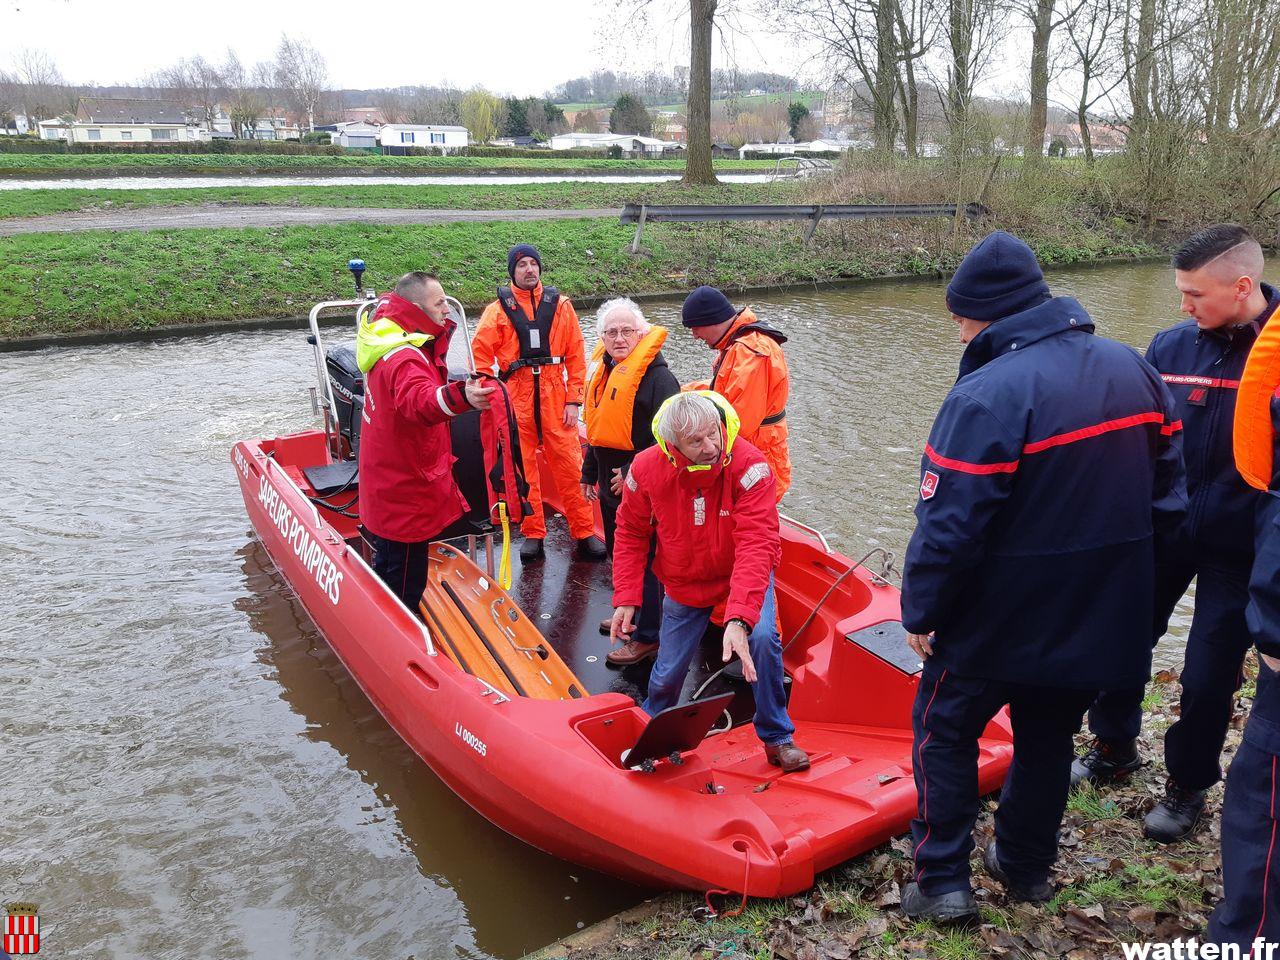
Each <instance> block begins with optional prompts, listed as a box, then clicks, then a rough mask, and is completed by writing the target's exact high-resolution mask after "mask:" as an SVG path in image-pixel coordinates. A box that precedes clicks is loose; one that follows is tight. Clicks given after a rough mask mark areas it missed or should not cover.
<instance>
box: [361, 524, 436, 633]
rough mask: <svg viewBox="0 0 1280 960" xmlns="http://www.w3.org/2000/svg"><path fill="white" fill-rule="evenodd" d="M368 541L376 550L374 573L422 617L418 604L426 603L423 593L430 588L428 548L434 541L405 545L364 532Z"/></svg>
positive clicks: (374, 552)
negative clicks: (428, 585)
mask: <svg viewBox="0 0 1280 960" xmlns="http://www.w3.org/2000/svg"><path fill="white" fill-rule="evenodd" d="M364 538H365V539H366V540H367V541H368V542H369V545H370V546H371V547H372V548H373V562H372V563H371V564H370V566H371V567H373V572H374V573H376V574H377V575H378V576H379V577H381V578H382V580H383V582H384V583H385V584H386V585H387V586H388V587H390V588H391V592H392V593H394V594H395V595H396V596H397V597H399V598H400V599H401V600H402V601H403V602H404V605H405V606H406V607H408V608H409V609H410V610H412V611H413V613H414V615H415V616H421V614H420V613H419V612H418V604H419V603H421V602H422V592H423V591H424V590H426V588H427V547H428V546H429V545H430V541H428V540H423V541H421V542H419V543H402V542H400V541H399V540H388V539H387V538H386V537H380V536H378V535H377V534H376V533H370V532H369V531H368V530H365V531H364Z"/></svg>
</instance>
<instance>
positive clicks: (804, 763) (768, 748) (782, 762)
mask: <svg viewBox="0 0 1280 960" xmlns="http://www.w3.org/2000/svg"><path fill="white" fill-rule="evenodd" d="M764 755H765V758H766V759H767V760H768V761H769V762H770V763H771V764H773V765H774V766H775V767H781V768H782V772H783V773H795V772H796V771H797V770H808V769H809V755H808V754H807V753H805V752H804V751H803V750H801V749H800V748H799V747H797V746H796V745H795V744H794V743H791V742H790V741H788V742H787V743H766V744H765V745H764Z"/></svg>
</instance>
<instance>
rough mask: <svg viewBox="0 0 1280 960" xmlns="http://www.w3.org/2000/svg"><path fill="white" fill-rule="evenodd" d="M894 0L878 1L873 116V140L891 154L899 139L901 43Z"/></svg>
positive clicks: (878, 150) (879, 147)
mask: <svg viewBox="0 0 1280 960" xmlns="http://www.w3.org/2000/svg"><path fill="white" fill-rule="evenodd" d="M895 7H896V3H895V0H878V2H877V3H876V73H875V90H874V91H873V93H872V97H871V99H872V101H873V109H874V116H873V118H872V131H873V139H874V140H875V145H876V151H877V152H878V153H881V154H884V155H885V156H889V155H890V154H892V153H893V145H894V141H895V140H897V138H898V137H897V133H898V131H897V126H898V124H897V115H896V113H895V111H894V102H893V101H894V90H895V88H896V86H897V80H898V55H897V54H898V43H897V36H896V33H895V30H894V27H895V25H896V22H897V10H896V9H895Z"/></svg>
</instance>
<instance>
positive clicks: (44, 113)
mask: <svg viewBox="0 0 1280 960" xmlns="http://www.w3.org/2000/svg"><path fill="white" fill-rule="evenodd" d="M12 62H13V71H12V76H13V80H14V84H15V96H16V99H17V100H18V101H19V104H20V106H21V108H22V112H23V114H24V115H25V116H26V118H27V129H29V130H34V129H35V127H36V123H37V122H38V121H40V120H52V119H54V118H55V117H58V116H61V115H62V114H64V113H69V112H71V110H72V109H73V108H74V96H73V94H72V92H71V90H70V89H69V88H68V87H67V82H66V80H64V79H63V77H62V74H61V72H60V71H59V70H58V66H57V64H55V63H54V62H53V58H52V57H50V56H49V54H47V53H45V52H44V51H43V50H33V49H30V48H24V49H22V50H19V51H18V52H17V53H16V54H15V55H14V57H13V61H12Z"/></svg>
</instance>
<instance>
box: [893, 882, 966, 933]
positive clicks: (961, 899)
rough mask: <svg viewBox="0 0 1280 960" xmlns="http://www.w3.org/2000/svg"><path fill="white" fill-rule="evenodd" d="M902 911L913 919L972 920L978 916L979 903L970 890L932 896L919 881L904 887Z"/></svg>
mask: <svg viewBox="0 0 1280 960" xmlns="http://www.w3.org/2000/svg"><path fill="white" fill-rule="evenodd" d="M902 912H903V913H905V914H906V915H907V916H908V917H910V918H911V919H912V920H936V921H938V922H940V923H952V922H957V921H961V922H962V921H965V920H972V919H974V918H976V917H977V916H978V905H977V904H976V903H975V902H974V900H973V893H972V892H971V891H969V890H953V891H951V892H950V893H940V894H938V895H937V896H936V897H931V896H929V895H928V894H927V893H924V892H923V891H921V889H920V885H919V884H918V883H908V884H907V885H906V886H905V887H903V888H902Z"/></svg>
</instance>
